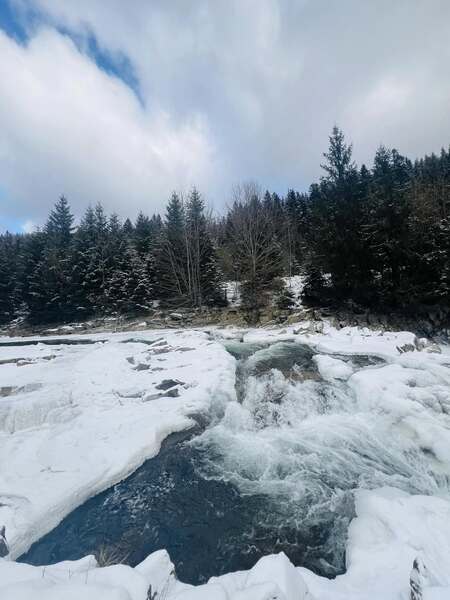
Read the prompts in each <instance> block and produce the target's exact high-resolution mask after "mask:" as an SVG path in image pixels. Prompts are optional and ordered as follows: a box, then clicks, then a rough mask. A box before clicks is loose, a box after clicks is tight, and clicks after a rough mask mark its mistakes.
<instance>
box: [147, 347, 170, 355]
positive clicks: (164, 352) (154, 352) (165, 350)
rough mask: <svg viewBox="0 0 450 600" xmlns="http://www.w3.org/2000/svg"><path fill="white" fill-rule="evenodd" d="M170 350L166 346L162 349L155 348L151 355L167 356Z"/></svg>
mask: <svg viewBox="0 0 450 600" xmlns="http://www.w3.org/2000/svg"><path fill="white" fill-rule="evenodd" d="M171 350H172V348H169V347H166V346H165V347H164V348H155V349H154V350H152V354H167V353H168V352H170V351H171Z"/></svg>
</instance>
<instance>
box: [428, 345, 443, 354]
mask: <svg viewBox="0 0 450 600" xmlns="http://www.w3.org/2000/svg"><path fill="white" fill-rule="evenodd" d="M425 352H430V353H431V354H442V350H441V348H440V347H439V346H438V345H437V344H430V345H429V346H427V347H426V348H425Z"/></svg>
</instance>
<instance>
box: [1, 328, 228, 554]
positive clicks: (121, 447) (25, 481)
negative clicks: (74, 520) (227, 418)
mask: <svg viewBox="0 0 450 600" xmlns="http://www.w3.org/2000/svg"><path fill="white" fill-rule="evenodd" d="M90 337H92V339H94V340H95V339H99V337H98V336H97V337H96V336H90ZM73 339H82V336H73ZM101 339H105V335H102V336H101ZM8 341H10V340H9V339H8ZM21 341H23V338H22V339H21ZM125 342H126V343H125ZM152 342H154V343H153V344H152ZM49 354H51V355H52V359H51V360H47V359H43V358H42V357H43V356H48V355H49ZM3 356H5V357H7V358H8V361H7V362H5V363H3V364H1V365H0V381H1V386H0V387H2V388H3V387H5V388H7V389H8V390H9V391H11V390H12V393H11V394H9V395H6V396H5V397H0V464H1V470H0V524H2V525H5V526H6V534H7V539H8V542H9V546H10V550H11V556H12V557H17V556H20V555H21V554H22V553H23V552H25V551H26V550H27V549H28V548H29V547H30V545H31V544H32V543H33V542H34V541H36V540H37V539H39V538H40V537H41V536H43V535H44V534H45V533H47V532H48V531H50V530H51V529H53V528H54V527H55V526H56V525H57V524H58V523H59V522H60V521H61V520H62V519H63V518H64V517H65V516H66V515H67V514H68V513H69V512H71V511H72V510H73V509H74V508H76V507H77V506H79V505H80V504H82V503H83V502H85V501H86V500H87V499H88V498H89V497H91V496H93V495H95V494H97V493H99V492H100V491H102V490H104V489H106V488H108V487H110V486H111V485H113V484H114V483H116V482H117V481H120V480H121V479H123V478H125V477H126V476H128V475H129V474H130V473H132V472H133V471H134V470H135V469H137V468H138V467H139V466H140V465H141V464H142V463H143V462H144V461H145V460H146V459H147V458H150V457H152V456H155V454H157V453H158V451H159V448H160V445H161V442H162V441H163V440H164V438H166V437H167V436H168V435H169V434H170V433H173V432H176V431H180V430H183V429H186V428H187V427H190V426H191V424H192V421H191V419H190V418H189V415H190V414H193V413H195V412H199V411H203V410H206V409H208V408H209V407H210V406H211V404H212V403H216V404H218V405H220V404H221V403H224V402H227V401H229V400H231V399H233V398H234V394H235V391H234V370H235V361H234V359H233V358H232V357H231V356H230V355H229V354H228V353H227V352H226V351H225V349H224V348H223V346H222V345H221V344H219V343H216V342H212V341H211V340H210V339H209V337H208V336H207V335H206V334H204V333H201V332H195V331H189V332H188V331H173V330H170V331H152V332H139V334H122V333H121V334H110V335H109V336H107V341H106V342H105V341H97V342H96V343H94V344H91V345H71V346H64V345H58V346H43V345H36V346H26V347H24V346H18V347H6V348H0V359H1V358H2V357H3ZM24 356H25V357H27V358H29V359H30V360H27V361H26V364H25V365H24V366H18V363H15V362H11V361H12V359H14V358H17V357H24ZM169 378H170V379H173V380H176V381H177V382H180V383H179V384H178V383H177V384H176V386H174V389H175V388H176V392H175V393H176V394H177V397H167V396H162V397H157V396H158V395H161V394H164V393H165V392H164V391H161V390H159V389H158V388H157V386H158V385H159V384H160V383H161V382H162V380H164V379H169ZM172 391H173V390H172ZM149 398H153V399H151V400H149Z"/></svg>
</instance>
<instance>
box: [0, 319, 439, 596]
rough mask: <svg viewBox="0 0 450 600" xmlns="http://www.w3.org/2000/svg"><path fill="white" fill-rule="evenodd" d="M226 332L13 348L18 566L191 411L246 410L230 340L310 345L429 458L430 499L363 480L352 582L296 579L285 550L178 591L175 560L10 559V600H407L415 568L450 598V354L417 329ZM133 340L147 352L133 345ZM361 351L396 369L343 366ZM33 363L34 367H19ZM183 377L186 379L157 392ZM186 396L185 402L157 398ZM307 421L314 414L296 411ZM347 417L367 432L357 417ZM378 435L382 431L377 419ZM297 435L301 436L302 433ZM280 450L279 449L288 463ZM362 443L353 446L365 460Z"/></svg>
mask: <svg viewBox="0 0 450 600" xmlns="http://www.w3.org/2000/svg"><path fill="white" fill-rule="evenodd" d="M212 333H213V335H212V338H213V339H212V338H211V337H210V336H208V335H206V334H204V333H200V332H194V331H188V330H184V331H173V330H171V331H162V332H155V331H152V332H145V333H143V332H139V333H133V334H115V335H111V334H108V335H107V336H106V337H104V336H101V335H98V336H89V337H90V339H95V338H97V339H98V340H105V341H98V342H97V343H95V344H93V345H82V346H81V345H80V346H78V345H74V346H61V345H57V346H47V345H46V346H43V345H37V346H26V347H6V348H5V347H3V348H0V361H3V364H1V363H0V378H1V384H0V388H2V390H3V396H4V397H3V398H0V431H1V433H0V460H1V469H0V525H1V524H5V525H6V532H7V537H8V540H9V542H10V546H11V556H12V557H16V556H18V555H19V554H21V553H22V552H23V551H24V550H25V549H26V548H27V547H28V546H29V545H30V544H31V543H32V542H33V541H34V540H36V539H38V538H39V537H41V536H42V535H43V534H44V533H46V532H47V531H49V530H50V529H52V528H53V527H54V526H55V525H56V524H57V523H58V522H59V521H60V520H61V519H62V518H63V517H64V516H65V515H66V514H67V513H68V512H70V511H71V510H72V509H73V508H74V507H75V506H78V505H79V504H81V503H83V502H84V501H85V500H86V499H87V498H89V497H90V496H92V495H94V494H96V493H97V492H99V491H100V490H103V489H105V488H106V487H108V486H109V485H112V484H113V483H114V482H117V481H118V480H120V479H122V478H124V477H125V476H127V475H128V474H129V473H131V472H132V471H134V470H135V469H136V468H137V467H138V466H139V465H140V464H142V462H143V461H144V460H145V459H146V458H149V457H151V456H154V455H155V454H156V453H157V452H158V449H159V446H160V443H161V441H162V440H163V439H164V438H165V437H166V436H167V435H168V434H169V433H171V432H174V431H178V430H181V429H183V428H186V427H188V426H189V424H190V420H189V417H188V415H189V414H191V413H195V412H201V411H202V410H206V409H207V408H208V407H210V406H211V403H218V404H219V405H221V406H222V407H223V406H225V404H227V403H228V405H229V406H230V409H231V410H232V411H234V410H235V409H234V408H233V406H234V404H235V402H234V401H235V391H234V371H235V361H234V359H233V358H232V357H231V356H230V355H229V354H228V353H227V352H226V351H225V349H224V347H223V345H222V344H221V341H223V340H224V339H236V338H239V339H242V340H245V341H246V342H255V343H265V342H276V341H282V340H293V341H294V343H296V342H300V343H302V344H307V345H308V346H310V347H311V348H312V349H313V351H314V352H316V353H317V355H316V356H315V358H314V361H315V363H316V364H317V368H318V370H319V372H320V375H321V376H322V378H323V379H324V380H326V381H331V382H333V381H336V382H345V384H346V386H347V387H348V389H349V390H350V391H351V394H352V398H353V403H354V418H355V420H356V421H355V422H356V423H358V422H361V419H362V418H364V419H366V421H370V419H371V417H374V416H376V419H377V423H379V422H381V423H382V426H383V434H386V432H387V433H389V432H391V433H392V436H399V435H401V438H402V439H401V440H398V439H394V437H393V438H392V445H393V455H395V456H396V457H398V456H400V454H398V453H397V454H395V452H394V450H398V449H399V448H400V450H401V451H402V452H403V453H405V455H408V453H409V452H411V453H414V452H415V451H416V449H417V450H421V451H422V452H423V453H424V455H425V456H426V457H427V461H429V462H423V464H422V463H420V462H417V461H416V459H415V458H414V460H413V461H412V463H408V465H407V466H408V469H409V470H410V472H411V464H413V465H414V466H415V467H417V469H416V470H415V472H414V473H412V472H411V477H412V478H413V479H414V478H415V479H416V480H417V482H418V483H417V485H415V488H416V489H417V490H423V493H414V494H411V493H408V492H406V491H404V490H401V489H396V488H394V487H392V486H391V487H383V488H378V489H372V490H368V489H364V488H366V487H368V488H370V487H373V483H372V485H371V482H370V481H366V482H365V481H364V478H362V481H361V486H360V487H361V488H362V489H358V490H357V491H356V492H355V509H356V515H357V517H356V518H355V519H354V520H353V521H352V523H351V525H350V528H349V532H348V542H347V552H346V564H347V572H346V573H345V574H344V575H342V576H339V577H337V578H336V579H333V580H329V579H325V578H323V577H319V576H317V575H314V574H313V573H312V572H310V571H308V570H306V569H304V568H294V567H293V566H292V565H291V564H290V563H289V561H288V560H287V558H285V557H284V556H283V555H278V556H273V557H267V558H265V559H262V560H261V561H260V562H259V563H258V564H257V565H256V566H255V567H254V568H253V569H252V570H251V571H250V572H247V573H244V572H242V573H237V574H230V575H225V576H222V577H219V578H213V580H211V582H210V583H209V584H208V585H205V586H200V587H198V588H191V587H190V586H185V585H183V584H180V583H179V582H176V581H175V579H174V578H173V576H172V575H170V573H171V572H172V570H173V569H172V566H171V564H170V561H169V559H168V557H167V555H165V554H164V553H162V552H159V553H156V554H154V555H151V557H150V558H149V559H148V560H147V561H145V563H144V564H143V565H140V566H138V567H136V568H135V569H131V568H130V567H126V566H124V565H119V566H115V567H107V568H103V569H101V568H97V567H96V563H95V559H93V558H89V559H84V560H83V561H77V562H76V563H71V564H69V563H64V564H60V565H57V566H54V567H46V568H42V567H31V566H28V565H19V564H17V563H14V562H12V561H0V592H1V593H0V597H1V598H2V600H3V598H6V599H8V600H10V599H14V600H22V599H25V598H31V597H33V598H36V597H37V598H42V599H45V600H49V599H53V598H54V599H56V598H58V600H59V599H63V598H77V600H80V599H83V598H86V599H93V598H95V599H96V600H102V599H103V598H105V600H106V598H108V600H109V599H110V598H118V599H120V600H125V599H127V600H129V599H131V600H147V591H148V589H149V586H150V585H151V586H152V593H154V592H155V591H156V592H158V595H157V596H156V597H155V598H157V600H160V598H161V599H162V598H165V599H167V600H169V599H171V598H175V597H177V598H179V600H181V599H185V600H188V599H191V598H192V600H194V599H197V598H198V599H199V600H200V599H204V600H205V599H216V598H217V599H218V600H221V599H223V600H269V599H272V598H278V599H279V600H299V599H300V600H301V599H302V598H305V599H307V598H310V599H311V600H312V598H316V600H329V599H330V600H334V599H336V600H344V599H345V600H369V599H370V600H372V599H373V600H378V599H380V600H401V599H405V600H406V599H407V598H408V597H409V590H410V575H411V570H412V567H413V562H414V560H415V559H418V561H419V564H420V565H422V563H423V565H425V566H424V567H422V566H421V567H420V570H421V574H416V573H414V574H413V578H416V579H418V581H419V583H420V585H421V586H422V587H423V590H424V598H425V599H427V598H428V599H432V598H433V599H436V598H437V599H439V600H441V599H442V600H443V599H444V598H446V599H447V598H449V597H450V541H449V540H450V501H449V496H448V489H449V481H450V416H449V415H450V349H449V347H448V346H441V347H440V348H436V347H432V346H430V345H426V344H422V343H419V344H417V341H416V340H415V339H414V336H413V335H412V334H409V333H406V332H405V333H383V334H382V333H381V332H372V331H369V330H356V329H353V328H345V329H343V330H340V331H336V330H334V329H332V328H329V327H327V326H326V325H325V327H324V330H323V331H321V332H320V333H318V332H314V327H309V328H308V324H304V325H303V326H299V327H288V328H286V329H284V330H281V329H271V330H270V329H255V330H246V331H243V330H237V329H227V330H220V329H217V330H214V331H213V332H212ZM74 337H77V336H74ZM79 337H81V336H79ZM130 338H134V339H135V341H128V343H123V342H124V341H125V340H130ZM137 338H139V340H141V342H138V341H136V340H137ZM160 338H162V339H160ZM214 338H215V339H214ZM142 340H145V342H146V343H142ZM0 341H1V340H0ZM152 342H154V343H152ZM416 345H417V346H418V348H419V349H417V348H416V347H415V346H416ZM399 348H400V349H402V350H405V349H406V350H409V351H405V352H400V351H399ZM433 350H434V351H433ZM437 350H440V352H438V351H437ZM330 355H333V356H330ZM349 355H350V356H355V357H356V356H357V355H372V356H378V357H380V358H382V359H383V360H384V362H383V364H380V365H377V366H376V367H367V368H360V367H358V366H356V365H355V364H354V363H353V362H352V361H350V362H345V361H343V360H342V357H344V356H349ZM17 359H25V360H21V361H19V362H12V361H16V360H17ZM20 365H22V366H20ZM169 379H170V380H174V381H175V380H176V381H179V382H182V383H179V384H177V385H172V387H169V388H168V390H165V391H164V390H160V389H157V386H158V385H160V384H161V383H163V380H169ZM167 385H169V384H168V383H166V384H164V383H163V387H166V386H167ZM283 385H288V384H283ZM289 385H290V384H289ZM174 389H176V390H178V391H177V392H176V394H178V395H175V394H174V395H173V396H172V397H166V396H164V397H161V398H157V397H156V394H162V393H166V392H167V391H169V392H170V390H174ZM285 392H286V393H289V389H287V390H285ZM244 409H245V407H244ZM239 410H241V409H239ZM243 414H244V413H242V415H243ZM313 416H314V415H313ZM293 417H295V418H297V417H298V418H300V417H301V414H300V413H298V412H292V411H291V412H290V414H289V418H290V419H292V418H293ZM338 417H339V419H341V420H340V423H344V422H345V423H346V424H348V426H349V427H351V425H352V413H351V412H350V411H349V409H348V407H346V408H345V410H343V411H342V414H340V413H339V414H338ZM302 418H303V417H302ZM314 418H320V414H317V415H316V416H314ZM358 419H359V421H358ZM330 423H331V421H330ZM337 424H338V423H337V421H336V425H337ZM296 425H298V424H296ZM289 426H290V424H289ZM377 426H378V425H377ZM240 427H241V425H240V424H239V426H238V429H239V428H240ZM318 431H319V429H318ZM348 431H349V434H350V435H353V434H352V430H351V429H350V428H349V429H348ZM367 432H368V434H369V433H370V434H376V433H377V430H376V429H374V431H371V429H370V422H368V423H367ZM247 433H248V431H246V430H245V427H242V431H241V430H239V431H238V432H237V435H238V436H239V437H234V438H233V437H231V438H230V439H231V442H232V444H234V447H235V448H237V451H239V445H238V443H239V440H240V439H241V438H243V437H245V436H246V435H247ZM293 433H294V434H295V435H301V429H298V431H297V430H295V431H294V432H293ZM331 433H332V432H330V435H331ZM383 439H385V438H383ZM267 440H268V438H267V436H266V438H265V440H264V444H265V445H264V447H265V448H266V451H267V452H273V451H275V452H276V451H277V446H276V445H274V444H273V443H272V441H271V442H270V443H268V441H267ZM353 442H354V439H353V438H349V442H348V443H349V451H348V457H349V461H351V460H352V447H351V444H352V443H353ZM317 443H318V444H320V443H323V444H327V443H328V439H327V438H323V439H318V440H317ZM361 443H363V442H361ZM387 443H389V440H388V442H387ZM369 458H370V457H369ZM276 459H277V456H276V455H275V460H276ZM427 465H431V467H429V466H427ZM427 469H428V470H427ZM428 471H429V472H428ZM436 473H438V474H439V477H438V481H436ZM362 475H363V474H362ZM425 494H430V495H425ZM33 594H34V595H33Z"/></svg>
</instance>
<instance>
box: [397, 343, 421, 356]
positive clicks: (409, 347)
mask: <svg viewBox="0 0 450 600" xmlns="http://www.w3.org/2000/svg"><path fill="white" fill-rule="evenodd" d="M396 348H397V350H398V351H399V353H400V354H404V353H405V352H414V350H415V349H416V347H415V346H414V344H403V346H396Z"/></svg>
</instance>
